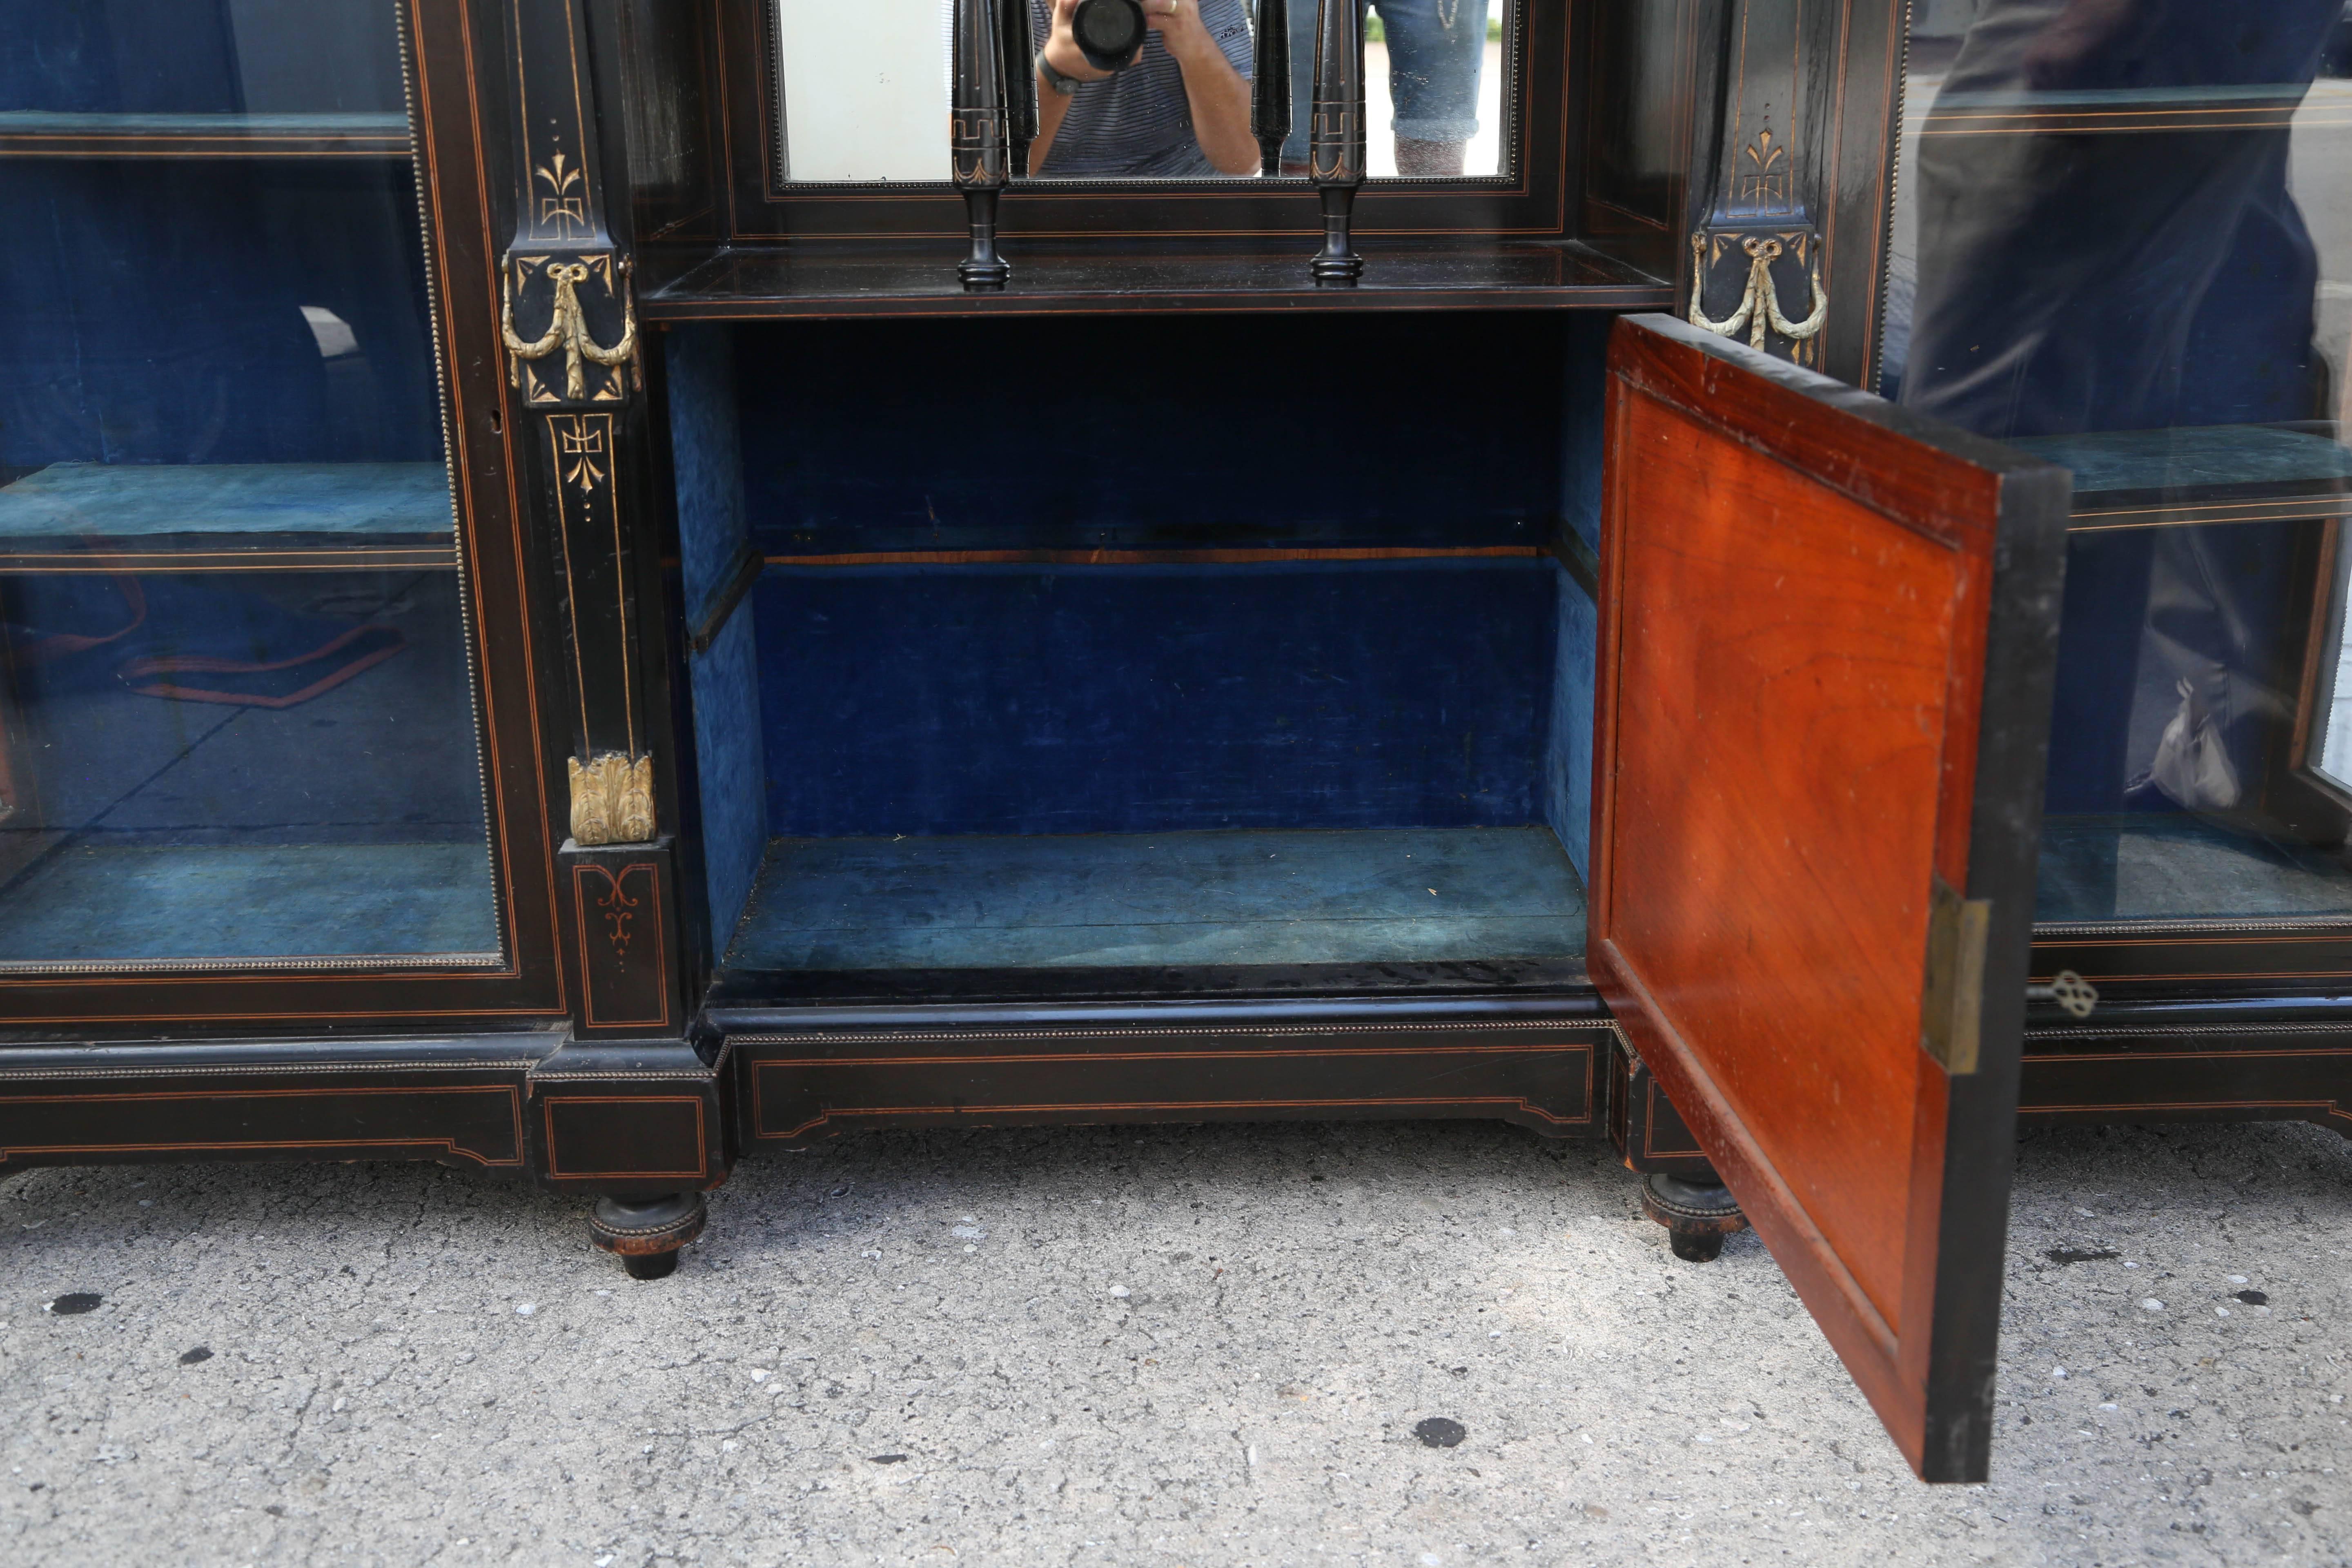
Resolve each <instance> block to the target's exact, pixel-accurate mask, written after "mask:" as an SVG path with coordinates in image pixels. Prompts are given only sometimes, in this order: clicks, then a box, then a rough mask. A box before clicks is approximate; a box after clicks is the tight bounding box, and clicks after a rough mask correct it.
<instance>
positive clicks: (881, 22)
mask: <svg viewBox="0 0 2352 1568" xmlns="http://www.w3.org/2000/svg"><path fill="white" fill-rule="evenodd" d="M1025 3H1026V4H1028V5H1029V6H1030V8H1031V26H1032V27H1033V29H1034V37H1036V38H1038V39H1039V40H1040V41H1041V45H1042V48H1041V52H1042V53H1043V54H1044V55H1045V60H1046V62H1047V63H1048V64H1049V65H1052V66H1053V67H1055V69H1056V70H1057V71H1058V72H1059V73H1060V74H1061V75H1062V76H1064V77H1065V78H1066V79H1071V80H1075V81H1076V82H1077V83H1078V84H1079V85H1078V86H1077V87H1076V89H1074V90H1073V91H1072V93H1071V94H1070V95H1068V96H1066V97H1065V96H1062V95H1060V94H1058V93H1055V92H1054V91H1053V90H1052V87H1051V73H1041V74H1040V77H1039V80H1038V103H1039V106H1040V110H1041V113H1042V116H1043V119H1042V121H1041V132H1040V136H1039V140H1038V142H1037V144H1036V146H1035V147H1034V149H1033V150H1032V153H1031V158H1030V167H1031V169H1032V171H1033V173H1034V174H1035V175H1036V177H1038V178H1043V179H1087V180H1106V179H1110V180H1116V179H1216V178H1221V177H1233V178H1253V177H1255V175H1256V174H1257V173H1258V164H1259V155H1258V150H1257V143H1256V142H1255V141H1254V140H1253V139H1252V137H1251V135H1250V103H1249V90H1248V84H1249V82H1250V80H1251V79H1252V78H1253V77H1254V76H1255V69H1256V66H1255V62H1256V58H1257V49H1256V46H1255V39H1254V38H1253V37H1252V36H1251V29H1252V27H1253V26H1254V25H1255V14H1256V8H1255V5H1254V4H1253V0H1184V4H1183V7H1182V8H1181V10H1180V11H1178V12H1176V13H1175V14H1174V15H1171V16H1161V15H1159V14H1157V11H1156V6H1157V5H1158V4H1159V3H1160V0H1151V4H1150V5H1146V4H1145V0H1025ZM1364 4H1365V6H1366V22H1365V29H1366V35H1367V36H1366V39H1365V45H1364V64H1365V68H1366V71H1367V73H1368V75H1369V79H1370V81H1371V82H1372V84H1373V86H1372V90H1371V92H1370V96H1369V102H1368V104H1367V127H1368V132H1369V136H1370V142H1369V145H1368V148H1367V154H1368V158H1369V164H1368V167H1369V169H1370V174H1371V175H1372V177H1373V178H1375V179H1379V178H1386V177H1391V176H1397V175H1403V176H1406V177H1412V178H1421V179H1429V178H1442V177H1447V176H1452V175H1460V174H1486V175H1495V174H1508V173H1509V172H1510V165H1509V163H1508V161H1507V160H1508V158H1509V149H1508V147H1507V145H1506V142H1505V138H1504V119H1505V117H1504V113H1503V103H1504V89H1505V86H1506V83H1505V80H1504V79H1505V77H1506V76H1507V74H1508V71H1507V66H1506V62H1507V60H1508V59H1509V58H1510V55H1509V52H1508V51H1507V48H1506V47H1505V37H1504V34H1505V24H1506V20H1507V16H1506V14H1507V12H1508V11H1509V10H1510V9H1511V7H1510V6H1508V5H1507V4H1506V0H1364ZM1316 9H1317V0H1291V4H1290V7H1289V11H1290V34H1291V45H1290V60H1291V98H1292V109H1291V123H1292V125H1293V126H1294V127H1296V130H1295V131H1294V132H1293V133H1292V135H1291V138H1290V141H1289V142H1288V143H1287V144H1286V146H1285V147H1284V149H1283V168H1284V172H1285V173H1286V174H1294V175H1297V176H1300V177H1304V176H1305V174H1306V173H1307V126H1308V124H1309V122H1310V114H1309V109H1310V103H1311V100H1312V99H1313V96H1314V75H1315V17H1316ZM951 10H952V5H951V0H868V3H867V4H863V5H839V4H837V3H836V0H775V23H776V52H777V76H778V79H779V82H780V85H781V89H782V90H781V92H780V94H779V96H780V97H781V99H782V106H783V109H782V125H781V126H780V127H779V129H778V138H779V151H780V153H781V154H782V169H783V170H784V173H785V177H786V178H787V179H789V180H791V181H793V183H795V184H822V183H826V182H833V181H887V180H923V181H940V180H946V179H947V178H949V168H948V139H947V108H948V69H949V37H950V27H949V24H950V14H951ZM1147 13H1150V14H1147ZM1138 31H1139V32H1140V36H1141V37H1142V38H1143V44H1142V47H1141V48H1140V49H1139V51H1137V52H1136V53H1134V54H1132V55H1130V56H1129V57H1127V58H1125V59H1118V58H1106V57H1102V56H1101V55H1100V54H1099V51H1098V50H1097V51H1095V52H1091V53H1090V52H1089V44H1088V42H1087V40H1092V39H1096V38H1098V37H1120V38H1124V37H1134V36H1136V35H1137V33H1138ZM845 62H856V65H855V66H845ZM1383 82H1385V83H1386V84H1387V90H1386V91H1385V92H1383V91H1382V90H1381V85H1380V84H1381V83H1383Z"/></svg>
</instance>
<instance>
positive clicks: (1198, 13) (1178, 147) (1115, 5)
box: [1029, 0, 1311, 179]
mask: <svg viewBox="0 0 2352 1568" xmlns="http://www.w3.org/2000/svg"><path fill="white" fill-rule="evenodd" d="M1029 4H1030V6H1031V11H1032V20H1033V21H1034V25H1035V26H1036V30H1037V34H1038V36H1039V37H1043V38H1045V47H1043V48H1041V49H1039V50H1038V51H1037V58H1036V69H1037V139H1036V140H1035V141H1034V142H1032V143H1031V144H1030V148H1029V168H1030V171H1031V172H1032V173H1033V174H1050V175H1059V176H1062V177H1064V178H1088V179H1102V178H1107V177H1109V178H1116V177H1130V178H1131V177H1136V176H1143V177H1147V178H1160V179H1184V178H1188V177H1192V178H1197V177H1200V176H1203V175H1215V174H1255V173H1256V172H1257V167H1258V146H1257V142H1256V140H1255V138H1254V137H1252V136H1251V134H1250V76H1251V72H1252V60H1253V51H1252V48H1251V44H1250V30H1249V18H1248V16H1246V15H1245V14H1244V7H1243V3H1242V0H1029ZM1310 9H1311V5H1310ZM1082 11H1083V12H1085V13H1086V15H1085V16H1081V15H1080V13H1081V12H1082ZM1138 16H1140V19H1141V21H1142V24H1143V26H1142V31H1141V34H1140V37H1139V41H1138V42H1136V44H1135V46H1134V48H1133V52H1132V53H1130V54H1127V55H1125V56H1124V57H1120V56H1118V55H1109V56H1106V55H1105V54H1104V53H1103V45H1104V43H1105V42H1106V41H1108V40H1116V42H1115V43H1114V45H1113V47H1118V46H1120V45H1124V44H1125V43H1126V42H1127V41H1128V40H1129V39H1133V38H1137V37H1138V35H1137V34H1136V33H1135V31H1134V30H1133V29H1134V24H1135V21H1136V19H1137V17H1138Z"/></svg>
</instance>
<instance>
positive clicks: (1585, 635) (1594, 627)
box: [1544, 566, 1601, 882]
mask: <svg viewBox="0 0 2352 1568" xmlns="http://www.w3.org/2000/svg"><path fill="white" fill-rule="evenodd" d="M1552 574H1553V576H1554V578H1555V579H1556V585H1557V587H1558V590H1559V626H1558V635H1559V643H1558V662H1557V663H1556V664H1555V665H1554V667H1553V671H1552V681H1551V729H1550V732H1549V736H1548V738H1547V740H1546V743H1545V746H1544V821H1545V822H1547V823H1549V825H1550V826H1551V830H1552V832H1553V833H1555V834H1557V835H1559V842H1560V847H1562V848H1564V849H1566V850H1567V851H1568V858H1569V859H1570V860H1571V861H1572V862H1574V863H1575V866H1576V874H1577V875H1578V876H1580V877H1581V878H1583V879H1585V880H1586V881H1587V882H1590V881H1591V880H1592V704H1593V692H1594V687H1595V685H1596V684H1597V682H1598V679H1599V660H1600V654H1601V610H1600V606H1598V605H1595V604H1594V603H1593V602H1592V596H1591V595H1589V594H1587V593H1586V592H1585V591H1584V588H1583V585H1582V584H1580V583H1578V582H1577V580H1576V579H1575V578H1573V577H1571V576H1570V575H1569V574H1568V571H1567V568H1565V567H1561V566H1554V567H1553V568H1552Z"/></svg>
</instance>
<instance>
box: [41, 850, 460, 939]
mask: <svg viewBox="0 0 2352 1568" xmlns="http://www.w3.org/2000/svg"><path fill="white" fill-rule="evenodd" d="M489 880H490V863H489V852H488V848H487V847H485V846H484V845H483V843H482V842H481V840H479V839H474V840H471V841H467V842H458V843H443V844H432V843H408V844H274V845H251V844H247V845H222V844H176V845H163V846H155V845H139V846H131V845H122V844H114V843H79V844H70V845H68V846H66V847H63V848H61V849H60V850H58V852H57V853H56V854H54V855H52V856H51V857H50V858H47V859H46V860H44V861H42V862H41V863H40V864H39V865H38V866H37V867H35V868H33V869H32V870H31V871H29V872H27V873H26V875H25V876H24V877H23V878H22V879H19V880H17V881H16V883H14V884H13V885H12V886H11V887H10V888H9V889H8V896H7V897H6V898H5V900H0V962H24V963H93V962H104V963H122V962H129V961H133V960H141V959H147V960H158V959H237V958H280V957H304V958H307V957H348V956H352V955H355V954H360V953H380V952H382V953H401V954H404V955H412V956H413V955H416V954H422V953H441V952H497V951H498V945H499V933H498V907H497V905H496V904H495V903H494V902H493V901H492V900H491V898H490V896H489Z"/></svg>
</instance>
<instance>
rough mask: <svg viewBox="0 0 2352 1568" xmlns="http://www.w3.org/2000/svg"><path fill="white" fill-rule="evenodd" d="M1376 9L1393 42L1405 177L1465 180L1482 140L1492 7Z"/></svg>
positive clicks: (1465, 2)
mask: <svg viewBox="0 0 2352 1568" xmlns="http://www.w3.org/2000/svg"><path fill="white" fill-rule="evenodd" d="M1372 5H1373V7H1374V9H1376V10H1377V11H1378V12H1379V13H1380V17H1381V30H1382V31H1383V32H1384V33H1386V34H1387V36H1388V47H1389V100H1390V102H1391V104H1393V105H1394V107H1395V121H1394V123H1393V129H1394V131H1395V132H1396V161H1397V173H1398V174H1401V175H1402V176H1403V177H1404V178H1406V179H1437V178H1444V177H1446V176H1449V175H1454V174H1461V173H1463V172H1464V162H1465V158H1466V157H1467V155H1468V153H1469V150H1470V139H1471V138H1472V137H1473V136H1475V135H1476V134H1477V133H1478V79H1479V76H1480V74H1481V73H1482V71H1483V70H1484V68H1485V66H1486V11H1487V5H1488V0H1372ZM1479 172H1480V173H1482V174H1487V173H1492V171H1491V170H1481V171H1479Z"/></svg>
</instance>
